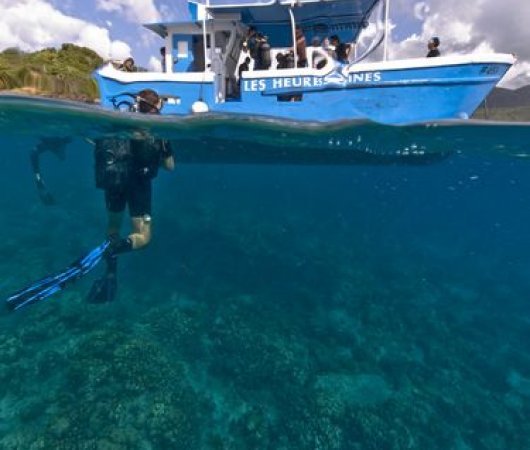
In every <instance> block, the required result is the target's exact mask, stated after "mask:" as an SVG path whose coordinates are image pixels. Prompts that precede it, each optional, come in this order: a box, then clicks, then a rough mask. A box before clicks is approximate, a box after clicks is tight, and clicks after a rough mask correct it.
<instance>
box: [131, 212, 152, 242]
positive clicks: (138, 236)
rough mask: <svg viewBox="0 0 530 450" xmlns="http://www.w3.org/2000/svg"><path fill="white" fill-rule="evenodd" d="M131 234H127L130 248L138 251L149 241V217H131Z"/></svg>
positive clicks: (146, 215)
mask: <svg viewBox="0 0 530 450" xmlns="http://www.w3.org/2000/svg"><path fill="white" fill-rule="evenodd" d="M131 227H132V232H131V234H129V239H130V240H131V247H132V249H133V250H138V249H140V248H142V247H145V246H146V245H147V244H149V242H150V241H151V216H150V215H149V214H144V215H143V216H141V217H131Z"/></svg>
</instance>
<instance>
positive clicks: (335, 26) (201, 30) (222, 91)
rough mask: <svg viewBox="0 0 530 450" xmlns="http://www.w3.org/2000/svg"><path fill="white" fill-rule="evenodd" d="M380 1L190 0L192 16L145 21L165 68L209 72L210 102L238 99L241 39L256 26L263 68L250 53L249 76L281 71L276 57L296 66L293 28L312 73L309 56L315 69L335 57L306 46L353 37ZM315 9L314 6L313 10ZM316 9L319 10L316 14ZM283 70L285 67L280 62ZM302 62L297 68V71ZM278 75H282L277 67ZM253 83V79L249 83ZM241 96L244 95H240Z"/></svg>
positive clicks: (326, 68)
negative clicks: (158, 42) (160, 43)
mask: <svg viewBox="0 0 530 450" xmlns="http://www.w3.org/2000/svg"><path fill="white" fill-rule="evenodd" d="M377 3H379V0H347V1H346V0H343V1H340V0H339V1H335V2H321V1H317V2H308V1H307V0H305V1H299V2H297V3H296V5H295V6H293V4H292V3H290V2H286V1H279V2H277V1H274V0H273V1H270V0H261V1H260V0H257V1H247V0H211V1H209V2H206V3H204V2H202V1H201V0H197V1H196V2H195V1H192V2H191V1H190V3H189V14H190V18H191V20H189V21H183V22H173V23H155V24H146V25H145V27H146V28H148V29H150V30H152V31H153V32H155V33H157V34H158V35H159V36H161V37H162V38H163V39H164V41H165V50H166V51H165V61H164V63H165V64H163V66H164V70H165V72H166V73H203V74H204V80H203V82H206V81H207V80H209V79H210V77H211V76H212V75H213V78H214V88H213V89H214V92H215V102H217V103H219V102H224V101H226V100H241V95H242V92H241V88H240V86H241V80H240V72H239V70H238V69H239V67H240V65H241V64H242V63H243V62H244V61H245V59H246V58H247V57H250V53H251V52H250V51H249V49H248V47H246V46H245V43H246V42H247V40H248V37H249V34H250V30H255V32H256V34H257V35H258V36H261V37H262V39H264V40H265V41H266V43H267V46H266V47H267V50H266V51H267V52H268V54H267V55H265V56H266V59H267V60H268V61H269V63H268V64H266V67H265V68H263V67H257V66H256V62H255V58H251V62H250V67H249V69H250V70H249V72H248V73H244V74H243V77H244V78H249V79H250V80H252V79H256V80H257V78H260V77H263V76H264V75H266V74H264V72H267V75H270V74H271V71H272V72H275V71H277V70H281V67H280V66H279V64H278V60H279V59H280V57H281V56H287V55H289V54H291V55H292V59H293V61H292V63H291V64H290V66H289V65H287V68H288V69H289V68H291V69H294V68H295V67H297V66H298V64H297V61H298V60H299V55H297V54H296V51H297V48H296V44H295V43H296V28H297V27H300V29H301V30H302V32H303V34H304V37H305V40H306V49H307V51H306V55H307V61H308V66H307V69H308V70H309V71H311V72H314V70H313V69H315V67H314V64H313V61H315V60H316V59H317V58H318V59H319V61H320V64H319V65H318V70H320V71H321V72H322V73H327V72H329V71H330V69H331V68H332V67H334V65H335V64H336V61H334V60H333V58H332V57H331V56H330V55H329V54H328V52H326V51H325V50H324V49H323V48H322V47H321V46H320V45H319V46H315V47H313V46H311V45H310V43H311V41H312V40H313V39H314V38H315V37H318V38H319V40H320V41H322V40H323V39H324V38H329V37H330V36H333V35H336V36H338V37H339V38H340V39H341V40H342V41H343V42H348V43H351V42H355V40H356V38H357V36H358V35H359V33H360V32H361V30H362V29H363V28H364V27H365V26H366V25H367V23H368V22H367V20H368V17H369V15H370V14H371V12H372V10H373V8H374V7H375V6H376V4H377ZM317 8H318V9H317ZM316 12H318V14H317V13H316ZM278 55H281V56H278ZM283 68H284V69H285V68H286V67H283ZM303 69H304V68H303V67H299V66H298V67H297V69H296V71H297V73H300V71H301V70H302V72H303ZM281 75H287V73H285V72H281ZM249 86H250V87H252V82H251V83H250V84H249ZM243 95H244V94H243Z"/></svg>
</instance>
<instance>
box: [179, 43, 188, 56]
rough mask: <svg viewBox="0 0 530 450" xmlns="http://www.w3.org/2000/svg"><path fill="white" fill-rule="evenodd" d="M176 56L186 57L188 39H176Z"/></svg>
mask: <svg viewBox="0 0 530 450" xmlns="http://www.w3.org/2000/svg"><path fill="white" fill-rule="evenodd" d="M177 56H178V57H179V58H187V57H188V41H178V44H177Z"/></svg>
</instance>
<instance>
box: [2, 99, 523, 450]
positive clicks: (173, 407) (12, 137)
mask: <svg viewBox="0 0 530 450" xmlns="http://www.w3.org/2000/svg"><path fill="white" fill-rule="evenodd" d="M138 128H148V129H150V130H151V131H152V132H153V133H156V134H158V135H160V136H162V137H165V138H169V139H171V140H172V142H173V146H174V148H175V150H176V154H177V160H178V161H180V162H181V164H180V165H179V166H178V167H177V168H176V170H175V172H173V173H164V172H163V173H160V174H159V176H158V178H157V179H156V181H155V188H154V202H153V203H154V212H153V226H154V235H153V241H152V244H151V245H150V247H149V248H148V249H146V250H145V251H141V252H138V253H133V254H128V255H124V256H123V257H122V258H121V261H120V272H119V293H118V294H119V295H118V299H117V300H116V301H115V302H113V303H111V304H105V305H91V304H87V303H86V302H85V301H84V297H85V296H86V294H87V292H88V290H89V288H90V285H91V283H92V281H93V280H94V279H95V278H96V277H98V276H99V275H100V274H101V271H102V267H98V268H96V270H95V271H94V273H91V274H89V275H87V277H86V279H83V280H81V281H80V282H78V283H76V284H75V285H73V286H70V287H68V288H67V289H65V290H64V291H63V292H62V293H60V294H58V295H56V296H53V297H51V298H49V299H48V300H46V301H44V302H42V303H39V304H36V305H32V306H31V307H29V308H27V309H24V310H21V311H19V312H17V313H14V314H13V313H11V314H10V313H7V311H6V312H3V313H1V314H0V326H1V329H0V448H1V449H31V450H33V449H65V450H66V449H68V450H70V449H98V450H99V449H142V450H143V449H455V450H464V449H525V448H530V421H529V419H530V352H529V351H528V339H529V338H530V305H529V303H528V299H529V292H530V279H529V277H528V273H529V272H530V252H529V250H530V233H529V232H528V223H530V177H529V176H528V175H529V172H530V166H529V163H530V162H529V161H528V160H527V157H528V156H530V148H529V147H528V143H529V142H530V139H529V138H530V126H520V125H514V124H505V125H502V124H487V123H482V122H453V123H447V124H439V125H428V126H427V125H412V126H407V127H399V128H392V127H384V126H379V125H375V124H370V123H353V124H352V123H341V124H335V125H333V126H317V125H305V126H302V125H300V124H295V123H288V124H283V125H281V124H278V123H275V122H271V121H262V120H259V119H254V120H251V119H238V120H235V119H233V118H229V117H211V118H199V119H194V120H184V121H178V122H174V121H170V120H166V119H165V118H158V119H156V120H150V119H148V118H145V117H138V116H131V117H126V116H115V115H113V114H110V113H102V112H100V111H98V110H97V109H96V108H92V107H87V106H73V105H71V104H68V103H61V102H50V101H35V100H30V99H25V98H16V97H2V98H0V133H1V134H2V142H3V150H2V152H1V153H0V175H1V176H0V192H2V193H3V195H1V196H0V208H1V210H2V212H3V214H2V220H1V221H0V232H1V235H2V236H3V243H2V245H0V256H1V258H0V280H1V281H0V283H1V291H2V292H3V295H4V297H7V296H8V295H9V294H10V293H12V292H13V291H15V290H17V289H19V288H21V287H23V286H25V285H27V284H28V283H31V282H32V281H33V280H35V279H38V278H40V277H42V276H44V275H46V274H47V273H49V272H52V271H55V270H58V269H60V268H61V267H64V266H65V265H66V264H67V263H70V262H71V261H73V260H74V259H75V258H77V257H78V256H79V255H81V254H83V253H84V252H86V251H87V250H89V249H91V248H93V247H94V246H96V245H97V244H99V243H100V242H101V241H102V240H103V238H104V233H105V222H106V214H105V208H104V203H103V194H102V193H101V192H100V191H98V190H96V189H95V187H94V180H93V155H92V151H91V147H90V146H89V144H87V143H86V142H85V141H84V138H86V137H90V138H95V137H98V136H102V135H107V136H108V135H114V136H124V137H126V136H129V135H130V134H131V133H132V132H133V131H134V130H135V129H138ZM42 136H63V137H64V136H68V137H71V138H72V142H71V143H70V144H69V145H68V148H67V151H66V157H65V159H64V161H61V160H60V159H58V158H56V157H55V156H54V155H52V154H45V155H43V156H42V172H43V174H44V176H45V180H46V183H47V185H48V187H49V188H50V190H51V191H52V193H53V194H54V196H55V198H56V200H57V204H56V205H55V206H44V205H43V204H42V203H41V202H40V201H39V198H38V195H37V191H36V189H35V186H34V184H33V180H32V174H31V169H30V165H29V151H30V150H31V149H32V148H33V147H34V145H35V144H36V143H37V142H38V139H39V137H42ZM265 162H266V163H268V164H262V163H265ZM324 162H332V163H333V164H331V165H324V164H323V163H324ZM232 163H237V164H232ZM258 163H259V164H258ZM291 163H296V164H291ZM124 225H125V226H124V231H127V229H128V227H127V225H128V224H127V223H125V224H124ZM102 266H103V265H102Z"/></svg>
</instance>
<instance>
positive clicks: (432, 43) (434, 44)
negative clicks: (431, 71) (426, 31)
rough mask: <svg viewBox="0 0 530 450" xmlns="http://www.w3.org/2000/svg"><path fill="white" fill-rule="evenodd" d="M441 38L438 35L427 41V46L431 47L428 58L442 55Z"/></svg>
mask: <svg viewBox="0 0 530 450" xmlns="http://www.w3.org/2000/svg"><path fill="white" fill-rule="evenodd" d="M438 47H440V39H439V38H437V37H433V38H432V39H430V40H429V42H428V43H427V48H428V49H429V53H427V58H435V57H437V56H441V53H440V49H439V48H438Z"/></svg>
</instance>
